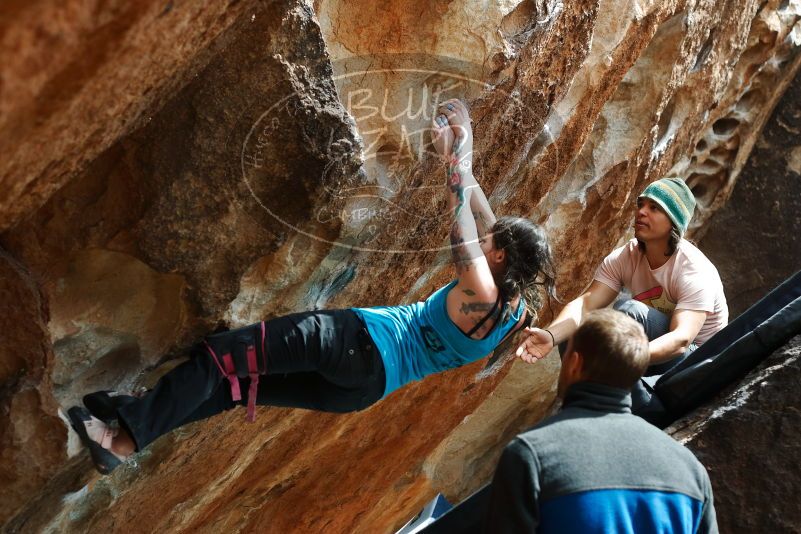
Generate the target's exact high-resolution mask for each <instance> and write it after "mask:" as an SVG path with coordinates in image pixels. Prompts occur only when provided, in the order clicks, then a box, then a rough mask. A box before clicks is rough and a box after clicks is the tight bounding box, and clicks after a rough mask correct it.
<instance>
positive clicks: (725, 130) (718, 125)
mask: <svg viewBox="0 0 801 534" xmlns="http://www.w3.org/2000/svg"><path fill="white" fill-rule="evenodd" d="M739 125H740V121H738V120H737V119H733V118H731V117H724V118H722V119H718V120H716V121H715V122H714V123H713V124H712V131H713V132H715V134H716V135H720V136H724V137H726V136H729V135H731V134H733V133H734V131H735V130H736V129H737V127H738V126H739Z"/></svg>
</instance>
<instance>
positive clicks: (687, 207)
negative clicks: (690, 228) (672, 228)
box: [640, 178, 695, 236]
mask: <svg viewBox="0 0 801 534" xmlns="http://www.w3.org/2000/svg"><path fill="white" fill-rule="evenodd" d="M640 198H650V199H651V200H653V201H654V202H656V203H657V204H659V205H660V206H662V209H663V210H665V212H666V213H667V215H668V217H670V220H671V221H673V224H675V225H676V228H678V229H679V234H680V235H682V236H683V235H684V232H686V231H687V225H689V224H690V219H692V218H693V212H694V211H695V197H694V196H693V192H692V191H690V188H689V187H687V184H685V183H684V180H682V179H681V178H662V179H661V180H657V181H656V182H654V183H652V184H651V185H649V186H648V187H646V188H645V191H643V192H642V194H641V195H640Z"/></svg>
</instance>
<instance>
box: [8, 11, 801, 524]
mask: <svg viewBox="0 0 801 534" xmlns="http://www.w3.org/2000/svg"><path fill="white" fill-rule="evenodd" d="M59 6H60V7H47V8H46V10H47V13H43V12H42V11H40V10H39V9H38V8H39V7H41V6H33V5H28V4H25V3H21V2H17V3H13V7H9V8H8V9H5V10H4V11H3V12H2V13H0V28H2V29H3V31H2V32H0V35H2V37H0V39H2V43H3V47H2V49H0V64H2V65H3V67H2V86H1V87H2V88H3V90H2V92H0V132H2V135H0V148H2V152H1V153H3V154H4V155H7V156H6V157H4V158H3V159H2V161H0V187H2V190H3V192H4V194H3V196H2V197H0V231H2V234H0V244H1V245H2V248H3V249H4V250H5V252H4V254H3V256H2V261H3V265H4V267H3V269H4V273H5V272H8V275H7V276H6V274H4V275H3V278H2V283H3V284H4V285H3V286H2V288H3V291H4V294H5V292H7V293H8V294H9V295H10V296H11V297H13V298H9V299H4V300H3V308H2V312H0V321H2V324H3V325H4V329H3V332H4V333H3V336H4V337H3V340H4V341H5V340H6V337H5V336H6V335H10V334H6V332H11V333H13V337H11V338H10V339H11V341H12V342H10V343H3V344H2V345H3V352H2V361H1V362H0V369H3V375H2V380H3V383H2V384H3V386H2V389H0V392H1V393H0V395H2V397H1V399H2V403H3V404H2V406H3V412H2V414H0V417H1V418H2V419H0V420H1V421H2V423H0V424H2V425H3V429H4V433H3V437H2V447H3V449H2V453H1V454H2V456H1V457H2V462H3V463H2V466H0V472H2V473H3V477H4V488H9V491H8V493H9V494H11V495H12V497H11V498H7V499H4V500H3V503H2V506H1V507H0V520H2V521H3V522H5V524H6V528H7V529H9V530H11V531H25V532H35V531H42V530H51V531H59V532H84V531H87V530H93V531H94V530H96V529H101V530H116V529H122V528H126V529H131V528H132V529H134V530H140V531H148V532H152V531H178V530H187V531H189V530H197V531H203V532H219V531H224V530H225V531H248V532H249V531H274V532H286V531H325V532H376V531H390V530H392V529H393V528H396V527H397V526H399V525H400V524H402V523H403V522H405V521H406V520H407V519H408V518H409V517H410V516H411V515H412V514H414V513H416V511H417V510H419V508H420V506H421V505H422V504H423V503H425V502H426V501H427V500H429V499H430V498H431V496H432V495H433V494H434V493H435V492H437V491H442V492H444V493H445V494H446V495H447V496H448V497H449V498H452V499H459V498H461V497H463V496H465V495H467V494H468V493H469V492H470V491H472V490H473V489H475V488H476V487H477V486H478V485H480V484H481V483H482V482H484V481H486V480H487V479H488V478H489V476H490V475H491V472H492V466H493V464H494V461H495V460H496V458H497V455H498V454H499V452H500V449H501V447H502V446H503V445H504V444H505V443H506V442H507V441H508V440H509V439H510V437H511V436H512V435H514V434H515V433H517V432H519V431H520V430H522V429H524V428H525V427H527V426H529V425H531V424H533V423H534V422H535V421H536V420H538V419H539V418H541V417H542V416H543V415H544V414H545V413H546V412H547V411H548V410H549V409H550V406H551V404H552V400H553V396H554V389H555V387H554V377H555V375H556V370H557V368H558V362H556V361H547V362H542V363H541V364H539V365H537V366H526V365H524V364H521V363H520V362H514V363H513V362H511V361H510V351H509V347H510V346H511V344H509V345H507V346H506V347H501V348H500V349H498V350H497V351H496V354H495V355H494V356H493V360H492V362H493V363H492V365H490V366H487V363H486V361H485V362H477V363H476V364H473V365H471V366H468V367H465V368H462V369H459V370H454V371H451V372H448V373H445V374H442V375H437V376H433V377H429V378H427V379H426V380H425V381H424V382H422V383H419V384H413V385H410V386H408V387H406V388H403V389H402V390H400V391H398V392H396V393H394V394H392V395H391V396H390V397H389V398H387V399H385V400H384V401H382V402H380V403H378V404H377V405H375V406H373V407H371V408H370V409H369V410H366V411H365V412H362V413H359V414H351V415H333V414H317V413H308V412H302V411H289V410H280V409H262V410H260V412H259V416H258V419H257V422H256V423H255V424H252V425H245V424H244V422H243V421H242V419H243V415H242V414H240V413H230V414H227V415H224V416H219V417H217V418H214V419H212V420H209V421H205V422H201V423H197V424H193V425H189V426H187V427H184V428H182V429H179V430H177V431H175V432H173V433H172V434H170V435H168V436H164V437H163V438H162V439H160V440H159V441H157V442H156V443H154V444H153V445H152V446H151V447H149V448H148V449H147V450H146V451H143V452H142V453H140V454H138V455H137V456H136V458H135V460H134V461H131V462H129V463H127V464H126V465H125V466H124V467H122V468H120V469H118V470H117V471H115V472H114V474H113V475H112V476H109V477H98V476H96V475H94V474H92V471H91V468H90V465H89V462H88V459H87V458H86V456H85V454H84V453H83V452H80V451H78V450H77V449H76V448H75V447H74V443H73V444H72V445H70V444H69V443H68V437H67V432H66V431H65V429H64V427H63V426H60V423H59V422H58V420H57V419H56V414H57V411H58V407H60V408H62V409H66V408H68V407H69V406H70V405H71V403H74V402H76V400H77V399H78V398H79V397H80V395H81V394H82V393H84V392H85V391H87V390H94V389H100V388H119V389H123V390H126V389H130V388H133V387H138V386H140V385H147V384H148V383H149V382H150V381H152V380H154V379H155V378H156V376H157V375H158V374H159V373H160V372H162V371H163V369H164V367H165V365H162V364H163V363H165V362H166V363H167V364H173V363H174V362H175V360H176V358H178V357H180V356H182V355H183V354H184V351H185V349H186V348H187V347H188V346H189V345H190V344H191V343H192V342H193V341H194V340H196V339H197V338H198V337H199V336H201V335H202V334H204V333H207V332H209V331H210V330H212V329H213V328H214V327H215V326H217V325H218V324H220V323H225V324H227V325H229V326H238V325H242V324H246V323H249V322H252V321H255V320H258V319H262V318H269V317H271V316H275V315H278V314H283V313H287V312H292V311H301V310H304V309H310V308H323V307H325V308H335V307H347V306H353V305H359V306H370V305H386V304H399V303H407V302H411V301H414V300H416V299H420V298H424V297H425V296H426V295H427V294H428V293H429V292H430V291H431V290H433V289H435V288H437V287H439V286H440V285H441V284H443V283H444V282H446V281H447V280H449V278H450V276H452V273H451V272H450V270H449V269H450V267H449V265H448V261H447V258H448V251H447V247H445V246H444V245H445V244H446V236H447V216H446V215H447V214H446V210H445V199H444V194H443V190H442V188H443V171H442V169H441V166H440V164H439V162H438V161H437V160H436V158H434V157H432V156H431V154H430V153H429V151H428V149H427V136H426V134H425V128H426V126H427V125H428V124H429V122H430V119H431V113H432V111H433V109H434V108H435V107H436V104H437V102H441V101H442V100H443V99H445V98H451V97H460V98H464V99H466V100H467V101H468V103H469V104H470V106H471V110H472V111H471V113H472V117H473V119H474V129H475V136H476V142H475V149H476V157H475V161H474V171H475V174H476V176H477V179H478V180H479V182H480V183H481V184H482V186H483V188H484V190H485V191H486V193H487V195H488V197H489V199H490V202H491V203H492V204H493V207H494V209H495V211H496V213H498V214H500V215H506V214H515V215H523V216H527V217H530V218H532V219H533V220H535V221H538V222H540V223H541V224H543V225H544V227H545V228H546V230H547V231H548V232H549V234H550V235H551V238H552V244H553V248H554V251H555V255H556V257H557V259H558V269H559V278H558V283H559V293H560V296H561V297H562V298H563V299H569V298H571V297H573V296H575V295H576V294H577V293H578V292H579V291H581V290H582V289H583V288H584V286H585V285H586V284H587V283H588V282H589V280H590V278H591V275H592V270H593V269H594V268H595V266H596V265H597V263H598V262H599V261H600V260H601V258H602V257H603V256H604V255H605V254H606V253H608V251H609V250H610V249H611V248H612V247H613V246H614V245H615V244H617V243H618V242H619V241H620V240H621V239H623V238H625V236H626V235H627V232H628V231H629V229H630V226H631V220H632V207H633V205H634V201H635V198H636V195H637V193H638V192H639V191H640V190H641V189H642V188H643V187H644V186H645V184H646V183H648V182H650V181H652V180H654V179H657V178H659V177H661V176H663V175H665V174H666V173H668V172H673V173H676V174H678V175H680V176H682V177H683V178H685V179H686V180H687V181H688V183H690V185H691V186H692V187H693V189H694V191H695V192H696V195H697V196H698V197H699V212H700V215H699V217H698V219H697V223H696V225H695V227H694V230H695V231H697V230H699V229H700V228H703V226H702V225H703V223H704V222H705V221H706V220H707V218H708V217H709V216H710V215H711V214H712V213H713V212H714V211H715V210H717V209H718V208H719V207H720V206H721V205H723V204H724V202H725V200H726V198H727V197H728V196H729V193H730V191H731V188H732V187H733V184H734V183H735V180H736V178H737V176H738V174H739V173H740V170H741V168H742V166H743V164H744V162H745V160H746V158H747V157H748V155H749V153H750V152H751V148H752V146H753V144H754V142H755V139H756V138H757V136H758V134H759V132H760V131H761V129H762V126H763V124H764V122H765V120H766V118H767V117H768V116H769V114H770V110H771V109H772V107H773V105H774V103H775V102H776V100H777V99H778V98H779V97H780V96H781V94H782V92H783V91H784V89H785V88H786V86H787V84H788V83H789V81H790V80H792V79H793V76H794V74H795V72H796V71H797V69H798V66H799V61H801V59H799V58H800V57H801V56H799V54H798V52H797V43H799V42H801V33H799V32H801V29H799V27H797V26H796V20H797V18H798V15H799V13H800V12H801V6H799V4H798V2H796V1H795V0H793V1H790V2H787V1H784V2H781V1H779V0H771V1H769V2H757V1H756V0H746V1H742V0H729V1H722V2H721V1H717V2H715V1H712V0H709V1H699V2H695V3H691V2H682V1H672V0H666V1H653V2H643V1H639V0H631V1H624V2H620V1H611V0H610V1H607V0H599V1H596V2H558V1H556V0H537V1H534V2H514V1H510V2H500V3H496V4H494V7H492V8H490V9H486V8H485V7H484V4H480V5H479V4H478V3H476V2H469V1H468V2H463V3H450V4H447V5H446V4H438V3H431V2H411V3H408V2H407V3H401V4H397V5H395V4H392V5H387V6H382V7H381V9H379V8H377V7H376V6H375V5H374V4H373V3H371V2H333V1H327V0H319V1H317V2H314V3H313V4H312V3H309V2H297V1H290V0H281V1H273V2H260V3H257V2H255V1H240V2H232V3H230V4H229V3H220V2H212V3H199V4H198V5H184V4H183V3H173V2H168V3H167V4H166V5H165V4H164V3H160V4H156V3H154V2H144V3H142V2H140V3H137V4H136V6H135V7H131V6H127V4H122V3H119V4H118V3H113V2H112V3H97V4H96V5H95V4H92V5H86V4H80V5H78V3H76V2H70V1H67V2H62V3H61V4H59ZM19 299H23V300H25V303H26V305H25V306H17V305H11V303H16V302H17V300H19ZM556 309H558V303H556V302H552V303H551V305H550V306H548V305H546V306H544V308H543V310H542V312H541V316H540V320H541V321H545V320H547V319H548V318H549V317H550V316H551V314H552V313H553V312H554V311H556ZM47 310H49V315H48V312H47ZM6 325H8V326H7V327H6ZM32 325H35V326H32ZM17 338H18V339H17ZM485 367H486V368H485ZM6 429H8V430H6ZM75 452H79V454H77V455H76V456H74V457H73V458H72V459H71V460H69V461H65V460H64V458H65V456H67V454H68V453H75Z"/></svg>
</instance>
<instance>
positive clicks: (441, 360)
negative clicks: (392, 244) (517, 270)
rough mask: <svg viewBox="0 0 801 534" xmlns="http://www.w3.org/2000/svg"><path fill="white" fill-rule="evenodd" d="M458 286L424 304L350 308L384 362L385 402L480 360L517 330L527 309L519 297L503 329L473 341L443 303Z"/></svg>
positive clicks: (500, 326) (499, 327)
mask: <svg viewBox="0 0 801 534" xmlns="http://www.w3.org/2000/svg"><path fill="white" fill-rule="evenodd" d="M456 283H457V280H454V281H453V282H451V283H450V284H448V285H446V286H444V287H441V288H440V289H438V290H437V291H435V292H434V293H433V294H432V295H431V296H430V297H428V299H426V301H425V302H415V303H414V304H408V305H405V306H380V307H376V308H353V311H354V312H355V313H356V314H357V315H358V316H359V317H360V318H361V319H362V321H364V323H365V325H366V326H367V331H368V332H370V336H371V337H372V338H373V341H374V342H375V344H376V347H377V348H378V350H379V352H380V353H381V358H382V359H383V360H384V369H385V371H386V376H387V380H386V387H385V388H384V396H385V397H386V396H387V395H389V394H390V393H392V392H393V391H395V390H396V389H398V388H399V387H401V386H403V385H405V384H407V383H409V382H411V381H412V380H420V379H422V378H423V377H425V376H427V375H430V374H432V373H438V372H440V371H445V370H447V369H453V368H454V367H460V366H462V365H466V364H468V363H472V362H474V361H476V360H479V359H481V358H483V357H484V356H486V355H487V354H489V353H490V352H492V351H493V350H494V349H495V347H497V346H498V345H499V344H500V342H501V341H502V340H503V338H504V337H505V336H506V335H507V334H508V333H509V332H510V331H511V330H512V329H513V328H514V327H515V325H516V324H517V322H518V321H519V320H520V317H521V316H522V314H523V312H524V310H525V302H524V301H523V299H522V298H521V299H520V304H519V305H518V307H517V310H516V312H515V313H512V314H510V316H509V317H508V318H507V319H506V321H505V322H504V323H503V324H496V325H495V326H494V327H493V328H492V330H491V331H490V333H489V334H488V335H487V336H486V337H485V338H484V339H473V338H471V337H469V336H467V335H466V334H465V333H464V332H462V331H461V330H459V327H458V326H456V325H455V324H454V323H453V321H451V318H450V317H448V309H447V305H446V298H447V296H448V292H449V291H450V290H451V288H453V286H455V285H456ZM508 305H509V304H505V305H504V308H505V307H506V306H508ZM503 311H504V310H502V311H501V316H503Z"/></svg>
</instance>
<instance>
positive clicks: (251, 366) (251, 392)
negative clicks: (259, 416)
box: [237, 345, 259, 423]
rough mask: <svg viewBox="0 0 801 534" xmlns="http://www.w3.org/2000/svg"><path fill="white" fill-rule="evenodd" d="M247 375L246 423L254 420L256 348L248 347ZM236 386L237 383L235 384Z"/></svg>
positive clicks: (257, 375) (256, 377) (257, 373)
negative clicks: (248, 384)
mask: <svg viewBox="0 0 801 534" xmlns="http://www.w3.org/2000/svg"><path fill="white" fill-rule="evenodd" d="M247 356H248V375H249V376H250V387H249V388H248V415H247V420H248V422H250V423H252V422H253V421H255V420H256V395H257V392H258V387H259V366H258V363H256V346H255V345H251V346H249V347H248V353H247ZM237 385H239V383H238V382H237Z"/></svg>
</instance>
